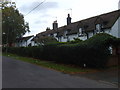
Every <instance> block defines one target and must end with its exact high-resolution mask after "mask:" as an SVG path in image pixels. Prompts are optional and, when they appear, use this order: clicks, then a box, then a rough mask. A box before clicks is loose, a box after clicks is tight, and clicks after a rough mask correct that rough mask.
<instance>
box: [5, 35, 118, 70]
mask: <svg viewBox="0 0 120 90" xmlns="http://www.w3.org/2000/svg"><path fill="white" fill-rule="evenodd" d="M113 42H114V43H116V42H117V43H119V40H118V39H116V38H115V37H113V36H111V35H108V34H97V35H95V36H93V37H92V38H90V39H88V40H86V41H80V42H77V43H61V42H58V43H49V44H46V45H44V46H39V47H17V48H15V47H13V48H8V52H10V53H14V54H18V55H21V56H27V57H33V58H38V59H45V60H49V61H51V60H52V61H55V62H61V63H64V64H74V65H79V66H81V67H83V65H84V64H86V66H87V67H92V68H103V67H105V66H106V63H107V60H108V57H109V52H110V51H109V49H108V48H109V46H110V45H113ZM115 45H117V44H115ZM3 51H5V48H3Z"/></svg>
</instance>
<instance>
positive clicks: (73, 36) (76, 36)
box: [69, 34, 78, 41]
mask: <svg viewBox="0 0 120 90" xmlns="http://www.w3.org/2000/svg"><path fill="white" fill-rule="evenodd" d="M74 38H78V35H77V34H73V35H69V40H70V41H71V40H74Z"/></svg>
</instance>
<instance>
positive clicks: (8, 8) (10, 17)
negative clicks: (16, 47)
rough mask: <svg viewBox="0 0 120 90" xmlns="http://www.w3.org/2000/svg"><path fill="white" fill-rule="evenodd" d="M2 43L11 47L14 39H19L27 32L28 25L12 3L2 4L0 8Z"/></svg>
mask: <svg viewBox="0 0 120 90" xmlns="http://www.w3.org/2000/svg"><path fill="white" fill-rule="evenodd" d="M1 9H2V34H3V35H2V43H3V44H8V45H9V46H11V44H12V43H14V42H15V41H16V38H21V37H22V36H23V35H24V34H25V33H26V32H30V31H29V24H28V23H27V22H25V20H24V16H23V15H22V14H21V13H20V12H19V10H18V9H17V8H16V5H15V3H14V2H8V1H6V2H3V3H2V6H1Z"/></svg>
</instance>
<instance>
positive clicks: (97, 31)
mask: <svg viewBox="0 0 120 90" xmlns="http://www.w3.org/2000/svg"><path fill="white" fill-rule="evenodd" d="M100 32H102V25H101V24H96V33H100Z"/></svg>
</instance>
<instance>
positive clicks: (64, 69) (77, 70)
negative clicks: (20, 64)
mask: <svg viewBox="0 0 120 90" xmlns="http://www.w3.org/2000/svg"><path fill="white" fill-rule="evenodd" d="M3 56H7V57H10V58H14V59H15V60H21V61H24V62H29V63H32V64H36V65H39V66H43V67H46V68H49V69H53V70H57V71H60V72H63V73H69V74H75V73H86V72H90V71H91V70H89V69H86V68H79V67H73V66H69V65H63V64H56V63H54V62H50V61H43V60H38V59H33V58H29V57H21V56H18V55H15V54H10V53H8V54H6V53H3Z"/></svg>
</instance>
